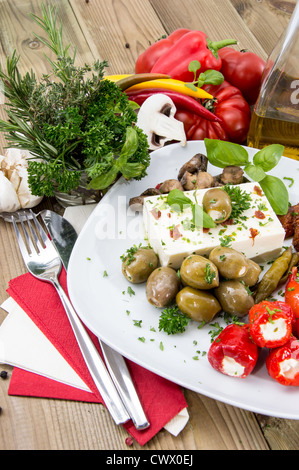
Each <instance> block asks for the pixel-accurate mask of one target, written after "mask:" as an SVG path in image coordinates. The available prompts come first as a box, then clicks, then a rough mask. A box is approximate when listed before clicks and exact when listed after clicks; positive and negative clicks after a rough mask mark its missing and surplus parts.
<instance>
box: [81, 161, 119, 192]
mask: <svg viewBox="0 0 299 470" xmlns="http://www.w3.org/2000/svg"><path fill="white" fill-rule="evenodd" d="M117 173H118V169H117V168H116V166H113V167H112V168H111V169H110V170H109V171H108V172H107V173H103V174H102V175H100V176H97V177H95V178H93V179H92V180H91V181H90V183H89V184H88V189H106V188H108V187H109V186H110V185H111V184H112V183H113V182H114V180H115V178H116V176H117Z"/></svg>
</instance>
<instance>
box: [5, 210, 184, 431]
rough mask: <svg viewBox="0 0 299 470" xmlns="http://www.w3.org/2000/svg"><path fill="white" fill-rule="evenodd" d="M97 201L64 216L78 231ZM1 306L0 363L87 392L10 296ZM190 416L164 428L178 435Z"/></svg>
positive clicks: (73, 372)
mask: <svg viewBox="0 0 299 470" xmlns="http://www.w3.org/2000/svg"><path fill="white" fill-rule="evenodd" d="M95 207H96V204H91V205H87V206H74V207H69V208H67V209H66V210H65V213H64V217H65V218H66V219H67V220H68V221H69V222H70V223H71V224H72V225H73V227H74V228H75V230H76V232H77V233H78V234H79V232H80V230H81V229H82V227H83V225H84V223H85V222H86V220H87V218H88V217H89V215H90V214H91V213H92V211H93V210H94V208H95ZM1 308H3V310H5V311H6V312H7V313H8V315H7V316H6V318H5V319H4V321H3V322H2V324H1V326H0V363H1V364H8V365H12V366H16V367H18V368H20V369H23V370H27V371H30V372H33V373H36V374H39V375H42V376H44V377H47V378H50V379H52V380H56V381H58V382H61V383H64V384H67V385H70V386H72V387H76V388H78V389H81V390H84V391H87V392H90V390H89V389H88V387H87V386H86V385H85V383H84V382H83V381H82V380H81V378H80V377H79V376H78V375H77V374H76V373H75V371H74V370H73V369H72V368H71V367H70V366H69V364H68V363H67V362H66V361H65V359H64V358H63V357H62V356H61V354H60V353H59V352H58V351H57V350H56V348H55V347H54V346H53V345H52V343H51V342H50V341H49V340H48V339H47V338H46V337H45V336H44V335H43V333H42V332H41V331H40V330H39V328H38V327H37V326H36V325H35V323H34V322H33V321H32V320H31V319H30V318H29V317H28V315H27V314H26V313H25V312H24V311H23V310H22V308H21V307H19V305H18V304H17V303H16V302H15V301H14V299H12V298H8V299H7V300H6V301H5V302H4V303H3V304H2V305H1ZM188 420H189V414H188V411H187V408H185V409H184V410H182V411H181V412H180V413H179V414H178V415H177V416H175V417H174V418H173V419H172V420H171V421H170V422H169V423H168V424H167V425H166V426H165V427H164V428H165V429H166V430H167V431H168V432H169V433H171V434H172V435H174V436H177V435H178V434H179V433H180V432H181V431H182V430H183V429H184V427H185V426H186V424H187V422H188Z"/></svg>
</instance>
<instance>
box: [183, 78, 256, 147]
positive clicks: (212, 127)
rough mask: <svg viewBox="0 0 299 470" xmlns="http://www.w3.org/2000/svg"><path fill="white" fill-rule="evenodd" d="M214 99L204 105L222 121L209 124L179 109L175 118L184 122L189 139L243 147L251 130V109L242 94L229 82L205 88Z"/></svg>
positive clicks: (205, 86)
mask: <svg viewBox="0 0 299 470" xmlns="http://www.w3.org/2000/svg"><path fill="white" fill-rule="evenodd" d="M202 88H203V89H204V90H206V91H207V92H208V93H210V94H211V95H212V96H213V97H214V99H213V100H207V101H204V102H203V105H204V106H205V107H207V108H208V109H209V110H210V111H211V112H212V113H214V114H215V116H217V117H219V118H220V119H221V121H222V122H221V123H220V122H212V121H207V120H206V119H204V118H201V117H199V116H198V115H196V114H194V113H191V112H187V111H185V110H178V112H177V113H176V115H175V118H176V119H178V120H179V121H182V122H183V123H184V128H185V133H186V136H187V140H203V139H205V138H206V137H207V138H209V139H219V140H226V141H230V142H235V143H237V144H243V143H244V142H245V141H246V137H247V134H248V130H249V125H250V119H251V110H250V106H249V104H248V103H247V101H246V100H245V98H244V97H243V95H242V93H241V91H240V90H239V89H238V88H236V87H234V86H231V85H230V84H229V83H228V82H227V81H224V82H223V83H222V84H221V85H203V87H202Z"/></svg>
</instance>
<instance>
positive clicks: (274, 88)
mask: <svg viewBox="0 0 299 470" xmlns="http://www.w3.org/2000/svg"><path fill="white" fill-rule="evenodd" d="M247 143H248V145H249V146H250V147H255V148H259V149H261V148H263V147H265V146H267V145H270V144H281V145H284V147H285V150H284V156H286V157H290V158H293V159H296V160H299V0H298V1H297V4H296V7H295V10H294V12H293V15H292V17H291V19H290V22H289V25H288V28H287V30H286V32H285V33H284V34H283V36H282V37H281V39H280V41H279V42H278V44H277V46H276V47H275V48H274V50H273V51H272V53H271V54H270V56H269V58H268V60H267V63H266V66H265V71H264V74H263V77H262V85H261V90H260V94H259V98H258V100H257V102H256V104H255V107H254V110H253V113H252V119H251V123H250V129H249V133H248V139H247Z"/></svg>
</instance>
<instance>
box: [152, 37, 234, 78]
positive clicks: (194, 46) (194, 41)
mask: <svg viewBox="0 0 299 470" xmlns="http://www.w3.org/2000/svg"><path fill="white" fill-rule="evenodd" d="M236 42H237V41H236V40H235V39H224V40H222V41H218V42H212V41H211V40H209V39H208V38H207V35H206V34H205V33H203V32H202V31H190V32H188V33H186V34H183V36H182V37H180V38H179V39H178V40H177V41H175V42H174V44H173V45H172V46H171V48H170V49H168V50H167V51H166V52H164V54H162V55H161V56H160V57H159V59H158V60H157V61H156V62H155V64H154V66H153V67H152V69H151V70H150V72H152V73H154V72H159V73H165V74H166V75H169V76H170V77H172V78H175V79H177V80H182V81H183V82H192V81H193V80H194V73H193V72H189V64H190V62H191V61H193V60H197V61H198V62H200V65H201V67H200V73H202V72H205V71H206V70H209V69H212V70H220V69H221V65H222V60H221V58H220V57H219V55H218V50H219V49H220V48H222V47H225V46H229V45H230V44H236Z"/></svg>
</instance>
